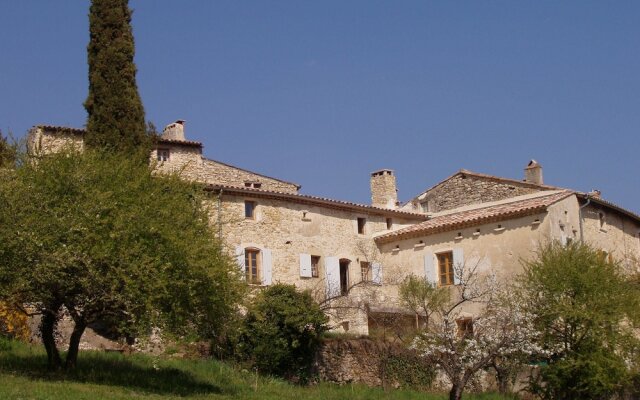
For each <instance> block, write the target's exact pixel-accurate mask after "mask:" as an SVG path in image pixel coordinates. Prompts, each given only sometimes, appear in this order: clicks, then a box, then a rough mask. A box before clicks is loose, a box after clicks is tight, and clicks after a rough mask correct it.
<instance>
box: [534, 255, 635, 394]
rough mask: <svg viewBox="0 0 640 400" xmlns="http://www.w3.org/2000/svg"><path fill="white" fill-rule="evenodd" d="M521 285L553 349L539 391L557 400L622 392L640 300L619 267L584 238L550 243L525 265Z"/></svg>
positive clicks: (543, 342)
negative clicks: (575, 240) (581, 241)
mask: <svg viewBox="0 0 640 400" xmlns="http://www.w3.org/2000/svg"><path fill="white" fill-rule="evenodd" d="M522 284H523V287H524V289H525V295H526V297H527V299H528V302H529V308H530V309H531V310H533V311H534V314H535V323H536V326H537V327H538V329H539V330H540V331H541V332H542V336H541V345H542V346H543V347H544V348H546V349H547V350H548V351H549V353H550V354H551V355H550V357H549V359H548V360H547V361H548V365H547V366H546V367H542V369H541V373H540V378H541V382H540V381H538V382H533V385H532V388H533V390H534V391H535V392H537V393H538V394H539V395H541V396H542V397H543V398H554V399H572V398H583V399H598V398H605V397H610V396H611V395H612V394H613V393H615V392H616V391H619V390H620V389H621V388H622V386H623V385H624V383H625V380H626V379H627V378H628V376H627V375H628V370H627V368H626V367H625V360H629V359H630V358H629V355H630V351H632V349H633V348H634V347H637V340H636V337H635V336H634V335H633V332H632V328H633V326H634V319H636V318H637V310H638V306H639V305H640V304H639V300H640V298H639V296H638V291H637V288H636V287H635V286H634V285H633V282H632V281H631V280H630V279H629V277H627V276H625V275H624V274H623V273H622V268H621V267H620V265H619V264H618V263H617V262H615V261H613V262H612V261H609V260H607V257H604V253H602V252H599V251H597V250H596V249H594V248H592V247H590V246H588V245H586V244H581V243H574V244H571V245H568V246H562V245H560V244H558V243H551V244H548V245H546V246H544V247H543V248H542V249H541V250H540V251H539V252H538V255H537V257H536V258H535V259H534V260H531V261H529V262H526V263H525V273H524V276H523V280H522ZM541 383H544V384H541Z"/></svg>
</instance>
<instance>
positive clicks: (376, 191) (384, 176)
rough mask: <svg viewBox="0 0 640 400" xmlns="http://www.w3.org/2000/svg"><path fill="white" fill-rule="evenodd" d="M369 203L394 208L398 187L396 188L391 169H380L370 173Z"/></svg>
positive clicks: (396, 201) (396, 202)
mask: <svg viewBox="0 0 640 400" xmlns="http://www.w3.org/2000/svg"><path fill="white" fill-rule="evenodd" d="M371 205H372V206H374V207H381V208H388V209H391V210H393V209H396V207H397V205H398V189H396V176H395V175H394V173H393V171H392V170H390V169H381V170H379V171H375V172H372V173H371Z"/></svg>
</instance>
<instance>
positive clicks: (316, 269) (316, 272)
mask: <svg viewBox="0 0 640 400" xmlns="http://www.w3.org/2000/svg"><path fill="white" fill-rule="evenodd" d="M314 261H315V262H314ZM319 276H320V256H313V255H312V256H311V277H312V278H318V277H319Z"/></svg>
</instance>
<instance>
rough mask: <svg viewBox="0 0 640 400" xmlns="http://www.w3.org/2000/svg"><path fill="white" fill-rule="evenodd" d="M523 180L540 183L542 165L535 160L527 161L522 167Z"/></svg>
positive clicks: (541, 182) (541, 181)
mask: <svg viewBox="0 0 640 400" xmlns="http://www.w3.org/2000/svg"><path fill="white" fill-rule="evenodd" d="M524 181H525V182H530V183H535V184H537V185H542V184H543V180H542V165H540V164H538V162H537V161H536V160H531V161H529V164H527V167H526V168H525V169H524Z"/></svg>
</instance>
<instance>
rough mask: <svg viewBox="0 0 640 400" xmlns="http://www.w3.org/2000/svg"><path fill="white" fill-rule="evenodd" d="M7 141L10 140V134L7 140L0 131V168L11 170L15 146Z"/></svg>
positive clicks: (14, 160) (15, 156) (13, 163)
mask: <svg viewBox="0 0 640 400" xmlns="http://www.w3.org/2000/svg"><path fill="white" fill-rule="evenodd" d="M8 139H11V132H9V138H7V137H5V136H3V135H2V131H0V168H13V167H14V166H15V163H16V158H17V145H16V144H15V143H10V141H9V140H8Z"/></svg>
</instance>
